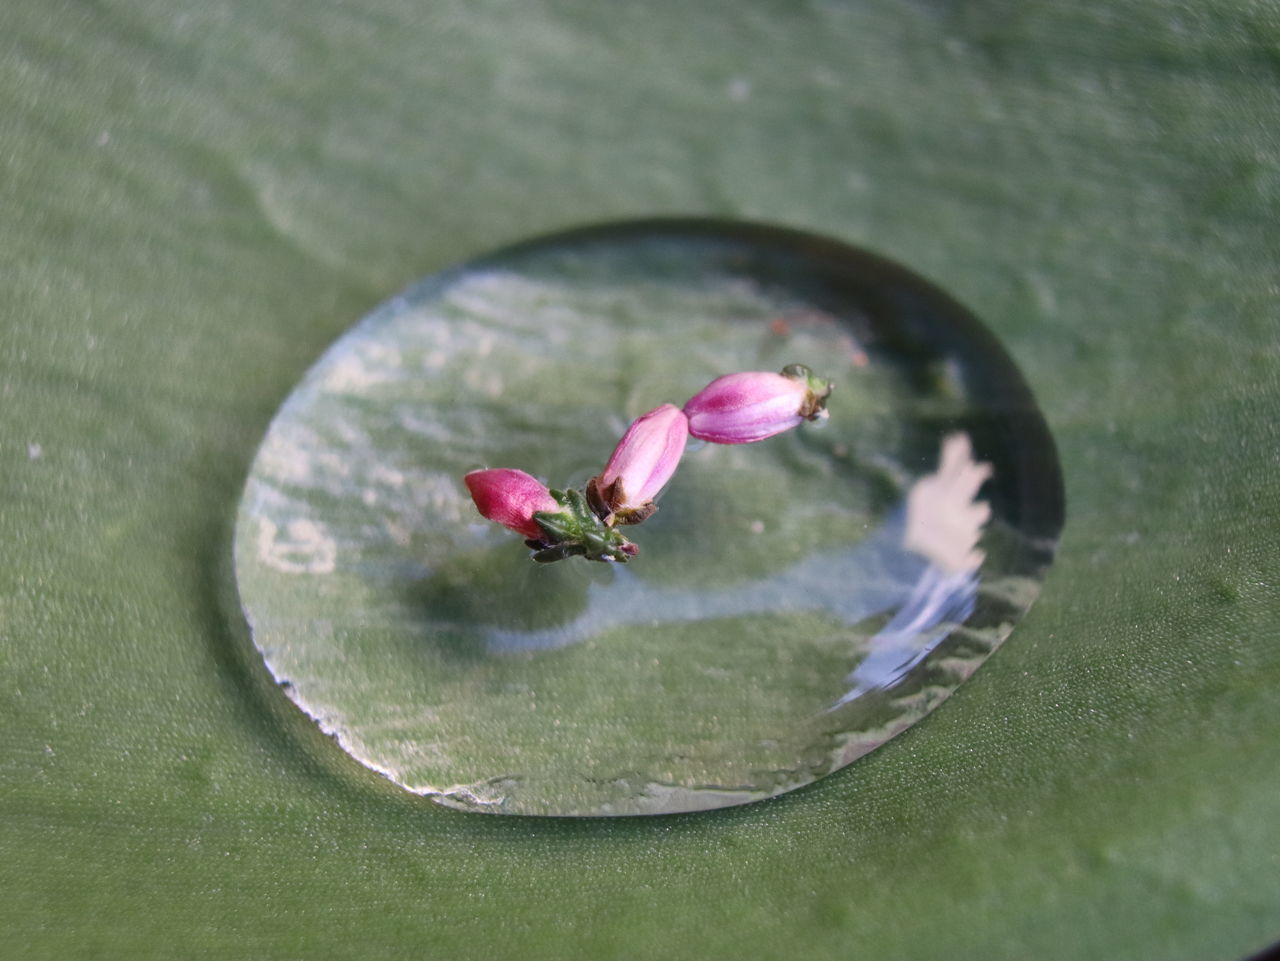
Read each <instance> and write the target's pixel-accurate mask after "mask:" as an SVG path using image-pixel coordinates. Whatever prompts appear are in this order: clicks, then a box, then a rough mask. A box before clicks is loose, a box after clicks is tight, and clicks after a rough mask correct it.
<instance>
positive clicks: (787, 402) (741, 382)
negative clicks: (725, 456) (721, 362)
mask: <svg viewBox="0 0 1280 961" xmlns="http://www.w3.org/2000/svg"><path fill="white" fill-rule="evenodd" d="M830 393H831V384H830V382H828V381H824V380H820V379H819V378H817V377H814V376H813V372H812V371H810V370H809V368H807V367H803V366H801V365H799V364H793V365H791V366H790V367H784V368H783V370H782V373H780V374H774V373H769V372H768V371H748V372H745V373H741V374H725V375H724V376H723V377H717V378H716V379H715V380H713V381H712V382H711V383H709V384H708V385H707V386H706V387H704V388H703V389H702V390H700V391H699V392H698V393H697V394H695V395H694V396H693V397H692V398H690V399H689V402H688V403H687V404H685V405H684V412H685V415H686V416H687V417H688V418H689V433H690V435H692V436H693V437H697V438H699V439H700V440H709V441H711V442H712V443H715V444H750V443H752V442H754V441H758V440H764V439H765V438H766V437H772V436H773V435H774V434H781V433H782V432H783V431H786V430H790V429H791V428H793V427H796V426H798V425H799V424H800V422H801V421H805V420H816V419H817V418H819V417H821V416H823V415H824V413H825V411H824V409H823V408H824V406H825V404H826V400H827V395H828V394H830Z"/></svg>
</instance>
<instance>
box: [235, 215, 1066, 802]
mask: <svg viewBox="0 0 1280 961" xmlns="http://www.w3.org/2000/svg"><path fill="white" fill-rule="evenodd" d="M791 363H801V364H807V365H808V366H810V367H812V368H814V370H815V371H817V372H819V373H820V374H822V375H823V376H826V377H829V378H831V379H833V380H834V381H835V383H836V390H835V393H834V394H833V395H832V397H831V401H830V405H829V407H830V411H831V416H830V419H829V421H828V422H827V423H826V424H825V425H822V426H821V427H820V429H819V428H816V427H814V426H810V425H805V426H802V427H801V428H799V429H798V430H795V431H792V432H790V433H788V434H784V435H780V436H778V437H775V438H772V439H770V440H767V441H763V442H761V443H758V444H751V445H743V446H732V447H730V446H721V445H714V444H708V445H704V446H702V447H701V448H700V449H697V450H691V451H690V452H689V453H688V454H687V455H686V457H685V460H684V462H683V463H682V465H681V468H680V471H679V473H678V474H677V475H676V478H675V479H674V481H673V482H672V484H671V485H670V487H669V488H668V490H667V492H666V494H665V495H664V497H663V499H662V501H661V510H660V511H659V512H658V514H657V515H655V516H654V517H653V518H651V519H650V520H649V521H647V522H646V523H645V524H644V525H642V526H641V527H638V528H635V529H634V539H635V540H636V542H637V543H638V544H639V545H640V546H641V549H642V552H641V554H640V556H639V557H638V558H636V559H635V560H633V561H632V562H631V563H630V564H628V565H626V566H625V567H623V566H618V565H604V564H590V563H587V562H584V561H580V560H571V561H566V562H562V563H558V564H552V565H537V564H534V563H533V562H531V561H530V560H529V559H528V556H527V555H528V552H527V550H526V549H525V548H524V547H523V545H522V544H521V542H520V539H519V538H518V536H517V535H515V534H512V533H510V532H507V531H505V530H503V529H501V528H499V527H497V526H496V525H493V524H490V523H487V522H485V521H483V520H481V518H480V517H479V516H478V515H477V514H476V512H475V509H474V507H473V505H472V504H471V501H470V499H469V497H468V495H467V492H466V490H465V488H464V487H463V484H462V476H463V475H464V474H465V473H466V472H467V471H469V470H472V469H475V468H478V467H498V466H502V467H519V468H522V469H524V470H526V471H528V472H530V473H532V474H535V475H536V476H539V477H541V478H543V479H544V480H546V481H548V482H549V483H551V484H553V485H565V484H581V483H582V482H584V481H585V480H586V479H587V478H588V477H589V476H591V475H592V474H594V473H596V472H598V471H599V470H600V468H601V466H602V464H603V460H604V458H606V457H607V456H608V453H609V451H610V450H611V449H612V447H613V445H614V443H615V442H616V440H617V438H618V437H619V436H620V435H621V433H622V431H623V430H624V429H625V427H626V425H627V423H628V422H629V420H630V419H631V418H633V417H635V416H636V415H638V414H640V413H642V412H644V411H646V410H648V409H650V408H652V407H654V406H656V405H658V404H659V403H662V402H664V401H671V402H674V403H676V404H679V403H682V402H683V400H684V399H686V398H688V397H689V396H691V395H692V394H693V393H694V392H696V391H697V390H699V389H700V388H701V387H702V386H704V385H705V384H706V383H707V382H708V381H709V380H711V379H712V378H713V377H715V376H717V375H719V374H723V373H728V372H732V371H739V370H777V369H780V368H781V367H782V366H784V365H786V364H791ZM1061 524H1062V488H1061V479H1060V475H1059V470H1058V464H1057V458H1056V455H1055V452H1054V448H1053V444H1052V441H1051V439H1050V437H1049V434H1048V431H1047V429H1046V427H1045V424H1044V421H1043V419H1042V417H1041V416H1040V414H1039V412H1038V411H1037V409H1036V407H1035V404H1034V401H1033V399H1032V397H1031V395H1030V393H1029V392H1028V390H1027V388H1026V387H1025V385H1024V384H1023V381H1022V378H1021V377H1020V376H1019V374H1018V372H1017V371H1016V370H1015V368H1014V367H1013V365H1012V364H1011V363H1010V361H1009V359H1008V357H1007V356H1006V355H1005V353H1004V352H1003V350H1001V348H1000V347H999V345H998V344H997V343H996V342H995V341H994V340H993V338H992V337H991V335H990V334H989V333H987V332H986V331H985V330H984V329H983V328H982V327H981V326H980V325H979V324H978V323H977V322H976V321H975V320H974V319H973V318H972V317H971V316H970V315H969V313H968V312H967V311H965V310H964V309H963V308H962V307H960V306H959V305H957V304H956V303H955V302H954V301H952V300H951V299H950V298H948V297H947V296H946V295H945V294H943V293H941V292H940V291H938V290H937V289H936V288H934V287H932V286H931V285H929V284H927V283H925V282H924V281H922V280H920V279H919V278H917V277H915V276H914V275H912V274H911V273H909V272H908V271H906V270H904V269H902V268H900V267H897V266H895V265H893V264H891V263H888V262H886V261H884V260H881V259H879V258H876V257H874V256H872V255H870V254H867V253H864V252H861V251H858V250H855V249H852V248H849V247H846V246H843V245H841V244H838V243H834V242H831V241H826V240H822V239H820V238H815V237H812V236H809V235H804V234H798V233H794V232H789V231H784V230H777V229H772V228H766V227H744V226H741V225H731V224H718V223H712V222H702V221H695V222H688V221H656V222H642V223H636V224H624V225H621V226H616V227H608V228H597V229H589V230H585V231H577V232H572V233H568V234H562V235H557V236H554V237H550V238H547V239H544V240H539V241H535V242H532V243H528V244H525V245H522V246H519V247H516V248H513V249H510V250H506V251H503V252H501V253H498V254H496V255H494V256H491V257H488V258H485V259H483V260H480V261H477V262H474V263H471V264H469V265H466V266H464V267H461V268H458V269H455V270H451V271H448V272H446V273H443V274H441V275H438V276H436V277H431V278H428V279H427V280H425V281H423V282H421V283H419V284H417V285H416V286H414V287H413V288H411V289H410V290H409V291H407V292H406V293H405V294H403V295H402V296H399V297H396V298H394V299H392V300H390V301H388V302H387V303H386V304H384V305H382V306H381V307H380V308H378V309H377V310H376V311H374V313H373V314H372V315H370V316H369V317H368V318H366V319H365V320H364V321H363V322H362V323H360V324H359V325H358V326H357V327H355V328H354V329H353V330H352V331H351V332H350V333H349V334H347V335H346V336H345V337H343V338H342V339H341V340H340V341H339V342H338V343H337V344H335V345H334V346H333V348H332V349H330V350H329V352H328V353H326V354H325V356H324V357H323V358H322V359H321V360H320V361H319V363H317V364H316V365H315V367H314V368H312V370H311V371H310V372H309V373H308V374H307V376H306V378H305V379H304V380H303V382H302V383H301V384H300V385H299V386H298V388H297V389H296V390H295V391H294V392H293V394H292V395H291V396H290V397H289V399H288V400H287V402H286V403H285V404H284V406H283V407H282V409H281V410H280V412H279V414H278V415H277V417H276V418H275V420H274V421H273V423H272V425H271V428H270V430H269V432H268V434H267V437H266V439H265V441H264V442H263V445H262V449H261V451H260V452H259V454H258V457H257V459H256V461H255V462H254V465H253V469H252V473H251V476H250V478H249V481H248V485H247V488H246V491H245V494H244V499H243V502H242V505H241V509H240V516H239V520H238V527H237V537H236V570H237V579H238V584H239V589H240V594H241V598H242V602H243V605H244V610H245V613H246V615H247V617H248V620H249V622H250V626H251V628H252V632H253V638H254V642H255V643H256V645H257V646H258V648H259V649H260V650H261V652H262V655H263V657H264V658H265V660H266V663H267V666H268V668H269V669H270V671H271V672H272V674H273V675H274V676H275V678H276V679H277V680H278V681H280V682H281V683H282V685H284V686H285V689H286V690H287V692H288V694H289V696H291V697H292V698H293V699H294V700H295V701H296V703H297V704H298V705H299V707H301V708H302V709H303V710H304V711H306V712H307V713H308V714H309V715H310V716H311V717H313V718H314V719H315V720H316V721H317V722H318V723H319V724H320V725H321V727H323V728H324V729H325V730H326V731H329V732H331V733H333V734H334V735H336V737H337V739H338V741H339V743H340V744H341V745H342V746H343V747H344V748H345V749H346V750H347V751H348V752H350V753H351V754H352V755H353V756H354V757H355V758H357V759H358V760H360V761H361V762H362V763H364V764H366V765H368V766H369V767H371V768H374V769H376V770H378V771H380V772H382V773H384V774H385V775H386V776H387V777H389V778H391V779H392V780H393V781H395V782H397V783H399V784H401V785H403V786H404V787H405V788H407V789H408V790H410V791H414V792H418V793H421V794H426V795H430V796H432V797H434V798H435V799H437V800H439V801H441V802H443V803H446V804H449V805H453V806H457V807H463V808H468V809H472V810H480V811H493V812H500V813H512V814H552V815H557V814H558V815H567V814H573V815H591V814H649V813H665V812H672V811H686V810H695V809H703V808H713V807H720V806H725V805H730V804H739V803H743V802H746V801H751V800H755V799H758V798H764V797H768V796H770V795H774V794H778V793H780V792H783V791H787V790H790V789H792V788H795V787H798V786H800V785H803V784H806V783H808V782H811V781H813V780H814V779H816V778H818V777H821V776H822V775H824V774H827V773H829V772H831V771H833V770H836V769H837V768H840V767H842V766H844V765H846V764H848V763H849V762H850V761H852V760H853V759H855V758H857V757H859V756H860V755H862V754H865V753H866V752H867V751H870V750H871V749H872V748H874V747H876V746H877V745H879V744H881V743H883V742H884V741H885V740H887V739H888V738H890V737H892V736H893V735H894V734H896V733H898V732H899V731H902V730H903V729H905V728H906V727H908V726H910V725H911V724H912V723H914V722H915V721H917V720H919V719H920V718H921V717H923V716H924V715H925V714H926V713H927V712H928V711H930V710H931V709H932V708H933V707H935V706H936V705H937V704H938V703H939V702H940V701H941V700H942V699H943V698H945V697H946V695H947V694H949V693H950V692H951V691H952V690H954V689H955V688H956V687H957V686H958V685H959V684H960V683H961V682H962V681H963V680H964V679H965V678H967V677H968V676H969V675H970V674H971V673H972V672H973V671H974V670H975V669H976V668H977V667H978V666H979V665H980V664H981V663H982V661H983V660H984V659H985V658H986V657H987V656H988V655H990V654H991V652H992V651H993V650H994V649H995V648H996V647H997V646H998V645H999V644H1000V643H1001V642H1002V641H1003V640H1004V639H1005V637H1006V636H1007V635H1008V634H1009V632H1010V631H1011V630H1012V628H1013V626H1014V624H1015V623H1016V621H1017V620H1018V619H1019V618H1020V617H1021V616H1022V615H1023V614H1024V613H1025V611H1026V610H1027V608H1028V607H1029V606H1030V604H1031V602H1032V600H1033V599H1034V597H1035V596H1036V593H1037V591H1038V589H1039V585H1040V581H1041V579H1042V578H1043V576H1044V573H1045V571H1046V569H1047V567H1048V565H1049V563H1050V561H1051V559H1052V552H1053V549H1054V545H1055V543H1056V540H1057V537H1058V534H1059V531H1060V528H1061Z"/></svg>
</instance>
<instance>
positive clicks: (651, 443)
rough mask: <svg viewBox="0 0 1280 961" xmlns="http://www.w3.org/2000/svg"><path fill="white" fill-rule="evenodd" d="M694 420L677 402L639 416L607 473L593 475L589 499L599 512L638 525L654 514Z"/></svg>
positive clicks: (589, 488) (614, 453) (608, 465)
mask: <svg viewBox="0 0 1280 961" xmlns="http://www.w3.org/2000/svg"><path fill="white" fill-rule="evenodd" d="M688 440H689V422H688V420H687V419H686V418H685V416H684V412H683V411H682V410H680V408H678V407H676V406H675V405H674V404H663V405H662V406H661V407H655V408H654V409H653V410H651V411H649V413H647V414H644V415H643V416H641V417H638V418H637V419H636V420H635V421H634V422H633V423H632V425H631V426H630V427H628V428H627V432H626V433H625V434H623V435H622V440H620V441H618V446H617V447H615V448H614V449H613V454H612V456H610V458H609V462H608V463H607V464H606V465H605V468H604V473H602V474H601V475H600V476H599V477H595V478H592V480H591V482H590V484H588V487H587V497H588V498H589V499H590V500H591V502H592V506H593V507H594V508H595V509H596V511H597V512H599V513H601V514H602V515H603V516H605V517H607V518H612V517H613V516H614V515H616V519H617V520H618V521H620V522H621V523H624V524H636V523H639V522H640V521H642V520H644V519H645V518H646V517H648V516H649V515H650V514H652V513H653V512H654V511H655V510H657V508H656V507H654V505H653V499H654V498H655V497H657V496H658V492H659V491H661V490H662V488H663V487H665V486H666V484H667V481H669V480H671V475H672V474H674V473H675V472H676V467H677V466H678V465H679V463H680V458H681V456H682V455H683V454H684V447H685V444H686V443H687V442H688Z"/></svg>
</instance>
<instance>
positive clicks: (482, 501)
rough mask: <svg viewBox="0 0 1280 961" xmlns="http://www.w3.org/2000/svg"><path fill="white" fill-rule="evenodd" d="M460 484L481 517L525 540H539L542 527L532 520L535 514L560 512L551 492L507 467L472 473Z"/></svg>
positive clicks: (523, 473) (532, 478) (534, 480)
mask: <svg viewBox="0 0 1280 961" xmlns="http://www.w3.org/2000/svg"><path fill="white" fill-rule="evenodd" d="M462 481H463V483H464V484H466V485H467V490H469V491H470V492H471V499H472V500H473V501H475V502H476V509H477V510H479V511H480V513H481V514H483V515H484V516H485V517H487V518H488V519H489V520H491V521H495V522H497V523H499V524H501V525H502V526H503V527H509V528H511V530H513V531H515V532H516V533H518V534H523V535H524V536H525V537H529V538H534V539H539V538H541V537H542V528H540V527H539V526H538V524H537V522H536V521H534V519H533V515H534V514H536V513H538V512H539V511H559V510H561V507H560V505H559V504H558V503H556V500H555V498H553V497H552V496H551V492H550V491H548V490H547V488H546V487H544V486H543V485H542V484H541V483H539V482H538V480H537V479H536V478H534V477H530V476H529V475H528V474H526V473H525V472H524V471H522V470H514V469H513V468H510V467H496V468H493V469H492V470H473V471H472V472H471V473H470V474H468V475H467V476H466V477H464V478H462Z"/></svg>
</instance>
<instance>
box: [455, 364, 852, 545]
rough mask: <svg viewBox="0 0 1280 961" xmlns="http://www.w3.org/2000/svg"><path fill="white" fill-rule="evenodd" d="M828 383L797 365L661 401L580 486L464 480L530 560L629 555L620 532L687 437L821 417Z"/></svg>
mask: <svg viewBox="0 0 1280 961" xmlns="http://www.w3.org/2000/svg"><path fill="white" fill-rule="evenodd" d="M831 387H832V385H831V383H830V382H829V381H824V380H821V379H819V378H816V377H814V376H813V372H812V371H810V370H809V368H807V367H803V366H801V365H799V364H794V365H791V366H789V367H784V368H783V370H782V372H781V373H778V374H774V373H768V372H764V371H749V372H745V373H739V374H726V375H724V376H723V377H717V378H716V379H715V380H713V381H712V382H711V383H709V384H708V385H707V386H706V387H704V388H703V389H702V390H700V391H699V392H698V393H697V394H695V395H694V396H693V397H691V398H690V399H689V400H688V402H687V403H685V405H684V407H683V408H679V407H676V406H675V405H674V404H662V405H661V406H659V407H655V408H654V409H653V410H651V411H649V412H648V413H647V414H643V415H641V416H640V417H639V418H637V419H636V420H635V421H634V422H633V423H632V424H631V426H630V427H628V428H627V431H626V433H624V434H623V435H622V439H621V440H620V441H618V444H617V446H616V447H615V448H614V449H613V453H612V454H611V455H610V457H609V460H608V461H607V462H606V463H605V467H604V470H603V471H602V472H601V473H600V474H598V475H596V476H595V477H593V478H591V480H589V481H588V482H587V485H586V488H585V490H583V491H577V490H556V489H553V488H548V487H546V486H545V485H543V484H542V482H541V481H539V480H537V479H536V478H534V477H531V476H530V475H529V474H526V473H525V472H524V471H521V470H515V469H513V468H495V469H490V470H477V471H472V472H471V473H469V474H467V475H466V477H465V478H463V480H464V482H465V483H466V485H467V490H468V491H469V492H470V493H471V498H472V500H474V501H475V504H476V509H477V510H479V511H480V513H481V514H482V515H483V516H484V517H486V518H488V519H489V520H491V521H495V522H496V523H498V524H501V525H503V526H504V527H507V528H510V529H511V530H513V531H515V532H516V533H518V534H523V535H524V537H525V543H526V544H527V545H528V546H529V547H530V548H531V549H532V550H533V558H534V560H538V561H558V560H561V559H563V558H566V557H585V558H587V559H589V560H597V561H626V560H627V558H629V557H633V556H634V555H635V554H636V553H637V552H638V551H639V548H638V547H636V545H635V544H633V543H632V542H631V541H629V540H627V538H626V537H624V536H623V535H622V533H621V532H620V531H619V530H618V528H619V527H621V526H628V525H633V524H639V523H641V522H643V521H644V520H646V519H648V518H649V517H650V516H652V515H653V513H654V512H655V511H656V510H657V509H658V505H657V503H656V499H657V497H658V494H659V493H660V492H661V491H662V489H663V488H664V487H666V485H667V482H668V481H670V480H671V477H672V475H674V474H675V472H676V468H677V467H678V466H679V465H680V459H681V457H683V456H684V451H685V446H686V445H687V443H688V441H689V438H690V437H695V438H698V439H700V440H705V441H710V442H711V443H715V444H750V443H755V442H756V441H761V440H764V439H765V438H767V437H772V436H774V435H775V434H780V433H782V432H783V431H787V430H790V429H791V428H793V427H796V426H797V425H799V424H800V423H802V422H803V421H806V420H817V419H818V418H820V417H824V416H826V409H825V405H826V400H827V396H828V395H829V394H830V393H831Z"/></svg>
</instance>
